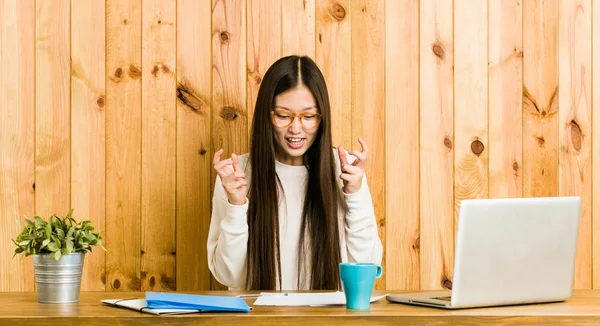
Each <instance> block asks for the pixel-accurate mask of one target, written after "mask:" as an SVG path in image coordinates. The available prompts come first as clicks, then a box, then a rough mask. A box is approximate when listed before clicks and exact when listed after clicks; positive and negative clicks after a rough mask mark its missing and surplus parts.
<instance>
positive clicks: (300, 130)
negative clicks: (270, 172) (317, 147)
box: [271, 85, 321, 165]
mask: <svg viewBox="0 0 600 326" xmlns="http://www.w3.org/2000/svg"><path fill="white" fill-rule="evenodd" d="M271 121H272V123H273V136H274V137H275V144H276V153H275V155H276V158H277V160H278V161H279V162H281V163H284V164H287V165H302V164H303V159H302V157H303V156H304V153H306V151H307V150H308V149H309V148H310V146H312V144H313V143H314V141H315V137H316V135H317V132H318V131H319V123H320V121H321V119H320V114H319V110H318V109H317V102H316V101H315V98H314V96H313V95H312V93H311V92H310V90H309V89H308V88H307V87H306V86H304V85H300V86H299V87H296V88H293V89H290V90H288V91H286V92H284V93H281V94H279V95H277V96H275V103H274V107H273V111H272V112H271Z"/></svg>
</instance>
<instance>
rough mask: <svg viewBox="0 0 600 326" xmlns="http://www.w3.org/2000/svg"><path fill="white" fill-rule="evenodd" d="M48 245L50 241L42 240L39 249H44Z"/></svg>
mask: <svg viewBox="0 0 600 326" xmlns="http://www.w3.org/2000/svg"><path fill="white" fill-rule="evenodd" d="M49 243H50V239H44V241H42V245H41V246H40V249H42V248H44V247H46V246H47V245H48V244H49Z"/></svg>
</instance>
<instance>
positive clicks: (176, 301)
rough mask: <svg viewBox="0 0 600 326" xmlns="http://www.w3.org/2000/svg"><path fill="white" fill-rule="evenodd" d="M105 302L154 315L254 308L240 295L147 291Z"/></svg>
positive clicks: (248, 309) (237, 310)
mask: <svg viewBox="0 0 600 326" xmlns="http://www.w3.org/2000/svg"><path fill="white" fill-rule="evenodd" d="M101 301H102V302H103V303H104V304H107V305H111V306H115V307H121V308H127V309H132V310H137V311H139V312H144V313H149V314H154V315H174V314H189V313H197V312H211V311H221V312H222V311H229V312H250V310H252V308H250V307H249V306H248V304H246V302H245V301H244V299H242V298H238V297H228V296H216V295H198V294H182V293H171V292H146V298H145V299H142V298H130V299H116V300H115V299H113V300H101Z"/></svg>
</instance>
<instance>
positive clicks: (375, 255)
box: [344, 175, 383, 265]
mask: <svg viewBox="0 0 600 326" xmlns="http://www.w3.org/2000/svg"><path fill="white" fill-rule="evenodd" d="M344 196H345V198H346V203H347V204H348V212H347V214H346V225H345V229H346V249H347V252H348V261H350V262H363V263H374V264H378V265H381V258H382V255H383V246H382V245H381V240H380V239H379V234H378V233H377V221H376V218H375V209H374V208H373V200H372V198H371V192H370V190H369V186H368V184H367V176H366V175H364V176H363V180H362V185H361V187H360V189H359V190H358V191H357V192H355V193H353V194H345V193H344Z"/></svg>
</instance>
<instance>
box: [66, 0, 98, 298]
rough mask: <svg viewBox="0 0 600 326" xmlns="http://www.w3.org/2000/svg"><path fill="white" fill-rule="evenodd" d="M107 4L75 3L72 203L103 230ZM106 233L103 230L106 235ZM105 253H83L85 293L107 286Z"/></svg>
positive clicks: (90, 0)
mask: <svg viewBox="0 0 600 326" xmlns="http://www.w3.org/2000/svg"><path fill="white" fill-rule="evenodd" d="M105 27H106V26H105V3H104V2H103V1H94V0H82V1H72V2H71V125H72V128H71V139H72V141H71V205H72V207H73V208H74V216H75V218H76V219H77V220H91V221H92V223H93V225H94V226H95V228H96V230H99V231H105V230H104V229H105V216H106V215H105V206H106V200H105V169H106V164H105V160H106V152H105V137H106V134H105V122H106V117H105V111H104V110H105V103H106V99H105V94H106V90H105V71H106V67H105V56H104V55H105ZM103 236H104V234H103ZM105 266H106V255H105V252H104V250H102V249H101V248H95V249H94V251H93V252H92V253H91V254H87V255H86V256H85V263H84V267H83V268H84V271H85V272H84V273H83V275H82V279H81V289H82V290H83V291H104V290H105V289H106V285H105V283H106V269H105Z"/></svg>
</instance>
